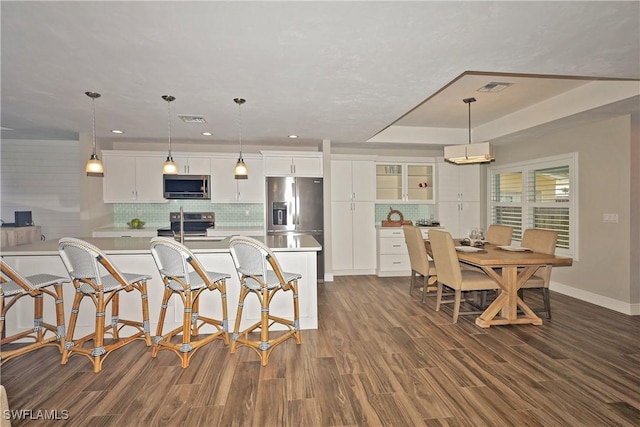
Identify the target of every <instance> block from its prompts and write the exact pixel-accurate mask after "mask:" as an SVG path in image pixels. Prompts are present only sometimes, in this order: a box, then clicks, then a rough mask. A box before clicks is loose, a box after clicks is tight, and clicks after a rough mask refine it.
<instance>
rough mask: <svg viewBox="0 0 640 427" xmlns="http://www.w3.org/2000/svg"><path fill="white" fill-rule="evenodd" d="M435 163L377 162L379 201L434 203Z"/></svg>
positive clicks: (377, 193) (377, 195)
mask: <svg viewBox="0 0 640 427" xmlns="http://www.w3.org/2000/svg"><path fill="white" fill-rule="evenodd" d="M434 197H435V194H434V165H433V163H394V162H380V163H376V200H377V201H378V202H405V203H433V202H434Z"/></svg>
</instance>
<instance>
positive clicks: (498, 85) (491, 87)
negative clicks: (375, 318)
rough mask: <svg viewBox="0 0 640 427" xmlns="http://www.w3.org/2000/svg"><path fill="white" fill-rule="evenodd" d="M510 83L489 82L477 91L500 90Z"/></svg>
mask: <svg viewBox="0 0 640 427" xmlns="http://www.w3.org/2000/svg"><path fill="white" fill-rule="evenodd" d="M511 85H513V83H504V82H491V83H488V84H486V85H484V86H482V87H481V88H480V89H478V92H492V93H494V92H500V91H502V90H505V89H506V88H508V87H509V86H511Z"/></svg>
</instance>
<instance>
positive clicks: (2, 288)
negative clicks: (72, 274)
mask: <svg viewBox="0 0 640 427" xmlns="http://www.w3.org/2000/svg"><path fill="white" fill-rule="evenodd" d="M68 282H69V278H65V277H60V276H54V275H52V274H35V275H32V276H23V275H21V274H20V273H18V272H17V271H16V270H15V269H13V268H12V267H11V266H10V265H9V264H7V263H6V262H5V261H4V260H3V259H2V258H0V331H2V339H1V340H0V348H1V351H0V364H3V363H4V362H6V361H8V360H9V359H12V358H14V357H16V356H20V355H23V354H25V353H29V352H31V351H33V350H37V349H39V348H42V347H44V346H56V347H58V349H59V350H60V353H62V349H63V347H64V335H65V328H64V300H63V295H62V293H63V292H62V285H63V284H64V283H68ZM45 295H48V296H50V297H51V298H52V299H53V301H52V302H53V303H54V305H55V312H56V324H55V325H53V324H51V323H47V322H45V321H44V296H45ZM25 296H29V297H31V298H33V327H31V328H29V329H27V330H23V331H20V332H17V333H16V334H13V335H11V336H8V337H5V329H4V328H5V318H6V315H7V311H9V309H10V308H11V307H12V306H13V305H14V304H15V303H16V302H17V301H18V300H19V299H20V298H22V297H25ZM23 339H28V340H29V341H31V340H33V342H28V343H26V344H24V345H16V348H13V349H10V350H8V349H7V347H6V346H7V345H8V344H11V343H15V342H16V341H18V340H23Z"/></svg>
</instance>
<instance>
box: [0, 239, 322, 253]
mask: <svg viewBox="0 0 640 427" xmlns="http://www.w3.org/2000/svg"><path fill="white" fill-rule="evenodd" d="M81 239H82V240H85V241H87V242H89V243H91V244H92V245H95V246H97V247H98V248H100V249H101V250H102V251H104V252H105V253H106V254H107V255H116V254H117V255H125V254H148V253H151V250H150V248H149V241H150V240H151V239H150V238H149V237H86V238H85V237H83V238H81ZM229 239H230V238H229V237H227V238H225V239H223V240H219V241H211V240H204V241H197V240H190V241H187V242H185V246H187V247H188V248H189V249H190V250H191V251H192V252H193V253H195V254H208V253H226V252H229ZM256 239H257V240H260V241H262V242H265V243H266V245H267V246H268V247H269V248H271V250H272V251H274V252H309V251H312V252H314V251H319V250H321V249H322V247H321V246H320V244H319V243H318V241H317V240H316V239H314V238H313V237H312V236H308V235H281V236H260V237H256ZM39 255H58V240H45V241H38V242H35V243H30V244H27V245H20V246H7V247H3V248H0V256H39Z"/></svg>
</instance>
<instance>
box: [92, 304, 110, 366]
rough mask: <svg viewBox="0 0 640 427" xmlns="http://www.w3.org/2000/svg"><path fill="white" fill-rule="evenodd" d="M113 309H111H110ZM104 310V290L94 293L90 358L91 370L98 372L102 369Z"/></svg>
mask: <svg viewBox="0 0 640 427" xmlns="http://www.w3.org/2000/svg"><path fill="white" fill-rule="evenodd" d="M112 310H113V309H112ZM105 311H106V304H105V301H104V292H97V293H96V329H95V331H96V332H95V335H94V336H93V344H94V346H93V351H92V352H91V358H92V360H93V372H100V370H101V369H102V360H101V359H102V355H103V354H104V353H105V350H104V331H105V325H104V322H105Z"/></svg>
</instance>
